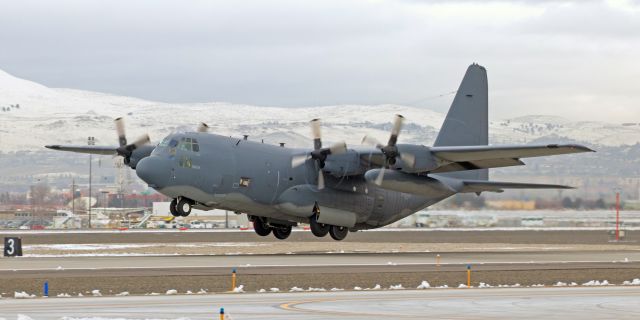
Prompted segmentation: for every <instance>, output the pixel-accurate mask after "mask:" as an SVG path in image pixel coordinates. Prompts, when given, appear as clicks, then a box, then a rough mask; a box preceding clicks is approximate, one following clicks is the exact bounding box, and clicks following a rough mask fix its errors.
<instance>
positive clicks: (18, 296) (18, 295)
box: [13, 291, 36, 299]
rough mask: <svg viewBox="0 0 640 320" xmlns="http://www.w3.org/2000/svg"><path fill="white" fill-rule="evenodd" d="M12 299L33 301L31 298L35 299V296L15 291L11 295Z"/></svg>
mask: <svg viewBox="0 0 640 320" xmlns="http://www.w3.org/2000/svg"><path fill="white" fill-rule="evenodd" d="M13 297H14V298H15V299H33V298H35V297H36V295H35V294H28V293H26V292H24V291H22V292H17V291H16V292H14V293H13Z"/></svg>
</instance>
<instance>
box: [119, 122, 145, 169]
mask: <svg viewBox="0 0 640 320" xmlns="http://www.w3.org/2000/svg"><path fill="white" fill-rule="evenodd" d="M115 123H116V132H117V133H118V142H119V144H120V147H118V148H117V149H116V152H117V153H118V155H119V156H122V157H123V158H124V163H125V164H129V163H130V161H131V155H132V154H133V151H134V150H136V149H137V148H139V147H141V146H143V145H145V144H147V143H149V141H151V140H150V139H149V135H148V134H146V133H145V134H144V135H142V136H141V137H139V138H138V139H136V140H135V141H134V142H133V143H130V144H127V136H126V134H125V129H124V127H125V126H124V119H123V118H121V117H120V118H117V119H116V120H115Z"/></svg>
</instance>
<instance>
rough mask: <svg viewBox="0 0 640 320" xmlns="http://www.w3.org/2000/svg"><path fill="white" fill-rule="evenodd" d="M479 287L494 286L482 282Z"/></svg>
mask: <svg viewBox="0 0 640 320" xmlns="http://www.w3.org/2000/svg"><path fill="white" fill-rule="evenodd" d="M478 288H493V286H492V285H490V284H488V283H484V282H480V284H479V285H478Z"/></svg>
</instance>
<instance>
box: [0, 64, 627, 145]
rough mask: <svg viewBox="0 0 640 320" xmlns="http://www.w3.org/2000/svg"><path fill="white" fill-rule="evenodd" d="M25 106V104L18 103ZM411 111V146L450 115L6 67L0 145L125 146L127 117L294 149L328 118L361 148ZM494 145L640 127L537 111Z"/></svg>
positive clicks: (604, 139)
mask: <svg viewBox="0 0 640 320" xmlns="http://www.w3.org/2000/svg"><path fill="white" fill-rule="evenodd" d="M18 105H19V106H18ZM396 113H399V114H402V115H404V116H405V118H406V123H405V129H404V131H403V133H402V136H401V142H404V143H422V144H425V145H430V144H431V143H432V142H433V140H434V139H435V136H436V134H437V132H438V130H439V128H440V126H441V124H442V121H443V119H444V114H441V113H438V112H434V111H431V110H428V109H424V108H415V107H407V106H400V105H374V106H364V105H337V106H323V107H305V108H275V107H259V106H251V105H239V104H230V103H225V102H210V103H191V104H171V103H163V102H154V101H147V100H142V99H137V98H131V97H123V96H117V95H112V94H105V93H98V92H90V91H82V90H74V89H57V88H48V87H45V86H43V85H40V84H38V83H35V82H31V81H28V80H23V79H19V78H17V77H14V76H12V75H10V74H8V73H6V72H4V71H1V70H0V145H2V151H3V152H8V151H20V150H42V149H43V148H42V146H43V145H45V144H54V143H55V144H58V143H59V144H84V143H86V139H87V136H95V137H96V139H97V140H98V141H97V143H98V144H103V145H115V144H116V143H117V139H116V134H115V130H114V124H113V119H114V118H116V117H120V116H125V117H126V122H127V128H128V134H129V136H130V139H133V138H135V137H136V136H139V135H142V134H143V133H149V134H150V135H151V138H152V140H153V141H159V140H160V139H161V138H162V137H164V136H165V135H167V134H169V133H170V132H172V131H191V130H195V128H196V126H197V125H198V123H199V122H206V123H207V124H209V126H210V127H211V132H215V133H218V134H223V135H232V136H238V137H240V136H242V135H243V134H248V135H249V136H250V139H253V140H261V139H264V142H265V143H272V144H277V143H279V142H285V143H287V146H293V147H310V146H311V145H312V143H311V139H310V132H309V127H308V122H309V120H311V119H314V118H321V119H322V121H323V138H324V139H325V140H326V141H327V142H331V141H341V140H345V141H346V142H347V143H348V144H349V145H351V146H354V145H359V144H360V140H361V139H362V137H363V136H364V135H365V134H369V135H372V136H374V137H376V138H378V139H379V140H381V141H386V139H388V135H389V130H390V126H391V121H392V119H393V116H394V114H396ZM490 127H491V128H490V134H491V140H490V141H491V142H492V144H513V143H528V142H531V141H534V140H539V139H545V138H548V139H553V140H555V141H558V140H559V141H561V142H562V141H567V140H571V141H578V142H582V143H587V144H595V145H610V146H618V145H624V144H635V143H637V142H638V141H640V125H637V124H636V125H628V124H627V125H622V124H612V123H604V122H595V121H594V122H572V121H570V120H568V119H564V118H560V117H556V116H545V115H531V116H522V117H518V118H514V119H510V120H501V121H492V122H491V124H490Z"/></svg>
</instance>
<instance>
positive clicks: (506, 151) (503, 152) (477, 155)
mask: <svg viewBox="0 0 640 320" xmlns="http://www.w3.org/2000/svg"><path fill="white" fill-rule="evenodd" d="M430 150H431V153H432V154H433V155H434V156H436V157H438V158H439V159H442V160H445V161H451V162H469V161H486V160H496V159H520V158H531V157H542V156H553V155H559V154H569V153H580V152H593V150H591V149H589V148H587V147H585V146H581V145H577V144H564V145H559V144H547V145H530V146H468V147H432V148H431V149H430Z"/></svg>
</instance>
